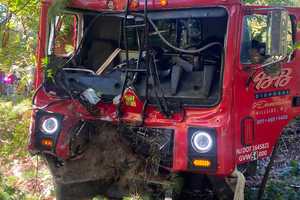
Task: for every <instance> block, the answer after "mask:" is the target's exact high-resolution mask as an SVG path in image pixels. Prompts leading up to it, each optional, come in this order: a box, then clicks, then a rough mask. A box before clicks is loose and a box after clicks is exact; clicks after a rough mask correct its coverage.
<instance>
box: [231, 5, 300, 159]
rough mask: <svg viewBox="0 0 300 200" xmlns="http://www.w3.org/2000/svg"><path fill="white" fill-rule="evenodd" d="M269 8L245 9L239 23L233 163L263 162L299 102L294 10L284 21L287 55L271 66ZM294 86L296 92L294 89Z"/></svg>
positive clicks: (296, 15)
mask: <svg viewBox="0 0 300 200" xmlns="http://www.w3.org/2000/svg"><path fill="white" fill-rule="evenodd" d="M270 10H272V7H269V8H265V7H262V8H260V7H250V6H249V7H244V9H243V15H242V18H241V25H242V26H241V30H242V31H241V35H240V38H241V39H240V56H239V68H238V70H237V73H238V75H237V76H235V84H234V85H235V86H234V99H235V101H234V102H235V103H234V107H235V109H236V110H237V112H236V116H235V117H236V118H235V119H236V133H237V134H236V135H237V138H236V144H237V149H236V159H237V163H244V162H249V161H255V160H257V159H260V158H263V157H266V156H268V155H269V154H270V153H271V152H272V147H273V146H274V144H275V143H276V141H277V138H278V137H279V135H280V133H281V131H282V129H283V127H285V126H286V125H287V124H288V122H289V121H290V120H291V119H292V118H293V117H294V115H295V112H294V109H293V107H292V102H293V99H294V97H295V96H299V92H300V90H299V89H300V88H299V78H297V77H299V75H300V74H299V66H300V65H299V61H300V59H299V58H298V57H297V56H299V52H298V51H294V50H293V48H294V45H295V43H296V40H297V37H298V38H299V34H298V35H297V20H299V15H298V14H297V12H296V10H289V14H288V15H289V16H287V23H288V28H287V29H288V30H286V31H287V33H288V37H287V44H288V46H287V48H288V55H287V56H286V57H282V58H278V59H280V60H282V61H281V62H274V63H273V64H271V65H268V66H265V64H266V63H270V56H268V55H267V52H266V49H267V40H268V39H269V38H268V30H269V29H268V24H269V23H268V20H269V19H270V18H268V13H269V12H270ZM297 85H298V88H297V87H296V86H297Z"/></svg>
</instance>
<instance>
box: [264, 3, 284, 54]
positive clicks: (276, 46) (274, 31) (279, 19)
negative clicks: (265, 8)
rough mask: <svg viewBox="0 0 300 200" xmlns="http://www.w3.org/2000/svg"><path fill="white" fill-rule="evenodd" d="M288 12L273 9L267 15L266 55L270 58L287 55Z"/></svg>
mask: <svg viewBox="0 0 300 200" xmlns="http://www.w3.org/2000/svg"><path fill="white" fill-rule="evenodd" d="M288 18H289V15H288V12H287V10H285V9H281V8H278V9H275V10H272V11H270V13H269V14H268V32H267V45H266V54H267V55H268V56H271V57H284V56H286V55H287V47H288V42H287V34H288Z"/></svg>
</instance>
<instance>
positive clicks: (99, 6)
mask: <svg viewBox="0 0 300 200" xmlns="http://www.w3.org/2000/svg"><path fill="white" fill-rule="evenodd" d="M54 1H55V0H43V2H45V3H52V2H54ZM129 1H136V2H137V1H138V5H139V7H138V8H137V9H143V7H144V2H145V0H129ZM161 1H162V0H148V8H149V9H174V8H175V9H176V8H192V7H197V6H218V5H230V4H241V1H240V0H163V1H165V2H167V3H166V4H165V5H164V6H162V5H161V4H160V2H161ZM126 3H127V0H72V1H71V3H70V5H69V7H72V8H79V9H87V10H95V11H104V10H116V11H122V10H124V9H125V7H126Z"/></svg>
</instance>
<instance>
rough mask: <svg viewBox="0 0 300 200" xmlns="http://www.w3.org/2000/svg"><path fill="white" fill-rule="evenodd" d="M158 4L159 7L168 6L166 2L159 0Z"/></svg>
mask: <svg viewBox="0 0 300 200" xmlns="http://www.w3.org/2000/svg"><path fill="white" fill-rule="evenodd" d="M159 3H160V5H161V6H167V5H168V0H159Z"/></svg>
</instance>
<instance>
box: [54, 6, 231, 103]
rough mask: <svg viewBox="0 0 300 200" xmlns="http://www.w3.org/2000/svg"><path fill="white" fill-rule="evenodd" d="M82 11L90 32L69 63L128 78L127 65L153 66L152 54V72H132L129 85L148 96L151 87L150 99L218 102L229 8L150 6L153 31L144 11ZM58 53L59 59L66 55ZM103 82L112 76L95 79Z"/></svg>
mask: <svg viewBox="0 0 300 200" xmlns="http://www.w3.org/2000/svg"><path fill="white" fill-rule="evenodd" d="M81 16H82V19H83V24H84V29H83V30H84V31H85V32H86V33H85V34H84V35H85V36H84V38H83V42H82V45H81V46H80V49H79V51H77V52H78V54H77V55H76V59H75V62H72V63H68V65H67V66H63V67H68V68H82V69H89V70H92V71H94V72H97V74H98V75H97V77H98V78H99V79H101V77H106V78H108V79H109V78H111V79H114V80H124V76H125V75H124V73H125V72H124V71H126V70H125V68H126V69H128V68H130V69H140V70H142V69H147V66H146V65H145V63H146V60H148V62H149V66H148V67H149V68H150V69H148V71H150V77H147V76H146V74H145V73H138V72H135V73H129V75H128V76H129V78H128V79H129V80H130V81H128V83H127V84H128V85H127V86H130V87H133V88H134V89H135V90H136V92H137V93H138V95H139V96H141V97H142V98H144V97H145V96H146V93H145V91H146V89H145V88H146V87H148V88H149V90H150V92H149V96H150V102H151V98H153V99H154V100H153V102H155V99H156V97H157V96H160V97H163V98H165V99H167V100H169V101H176V102H180V103H183V104H196V105H203V106H210V105H214V104H216V103H217V102H218V100H219V98H220V90H221V80H222V78H221V77H222V69H223V64H222V63H223V56H224V41H225V37H226V32H227V19H228V15H227V11H226V10H225V9H224V8H218V7H214V8H199V9H186V10H173V11H157V12H149V20H151V22H152V24H151V23H149V29H148V31H147V32H148V33H145V27H144V26H143V24H144V19H143V17H142V16H139V17H134V16H128V17H127V20H125V19H124V15H120V14H118V15H103V16H100V17H99V16H95V15H85V14H81ZM72 27H74V26H72ZM125 27H127V28H125ZM73 29H74V28H73ZM73 35H74V34H73ZM75 35H76V34H75ZM72 37H73V38H74V36H72ZM145 38H147V39H148V42H146V40H145ZM52 41H53V40H52ZM145 44H148V47H147V48H146V47H145V46H146V45H145ZM54 46H55V44H54ZM126 49H128V53H127V52H126ZM147 49H148V51H146V50H147ZM199 49H200V50H199ZM198 50H199V51H198ZM147 52H148V53H147ZM146 55H148V57H147V56H146ZM52 57H53V58H54V59H53V60H54V62H55V59H56V60H59V59H62V58H59V56H55V55H54V56H52ZM127 58H128V59H129V61H127ZM64 59H65V58H64ZM52 63H53V62H52ZM128 64H129V65H128ZM54 65H55V64H54ZM127 71H128V70H127ZM82 76H84V75H82ZM83 79H84V78H82V81H84V80H83ZM108 79H106V80H108ZM146 79H147V80H148V83H147V81H146ZM108 81H109V80H108ZM121 82H122V81H120V83H121ZM84 84H85V85H88V84H89V83H88V82H85V83H84ZM102 84H105V85H107V84H109V82H105V83H104V82H102V83H101V81H94V83H93V84H91V85H93V87H96V88H95V89H99V90H101V87H102V86H101V85H102ZM120 85H122V84H119V85H118V86H120ZM117 91H118V89H117V88H113V89H111V90H107V91H102V93H103V94H105V95H108V96H111V97H113V96H117V95H118V94H117Z"/></svg>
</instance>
